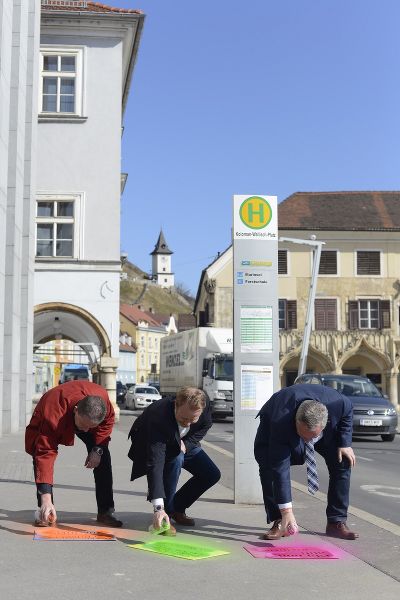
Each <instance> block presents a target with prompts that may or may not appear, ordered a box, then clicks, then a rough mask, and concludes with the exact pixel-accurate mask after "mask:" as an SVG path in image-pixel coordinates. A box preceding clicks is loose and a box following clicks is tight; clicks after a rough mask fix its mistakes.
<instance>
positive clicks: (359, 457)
mask: <svg viewBox="0 0 400 600" xmlns="http://www.w3.org/2000/svg"><path fill="white" fill-rule="evenodd" d="M356 460H367V461H368V462H374V459H373V458H365V456H358V454H357V455H356Z"/></svg>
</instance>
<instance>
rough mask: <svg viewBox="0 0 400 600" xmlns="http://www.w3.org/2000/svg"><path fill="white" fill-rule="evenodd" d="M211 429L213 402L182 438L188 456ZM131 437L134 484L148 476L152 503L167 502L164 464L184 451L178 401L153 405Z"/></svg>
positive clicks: (167, 401) (130, 433)
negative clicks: (160, 500)
mask: <svg viewBox="0 0 400 600" xmlns="http://www.w3.org/2000/svg"><path fill="white" fill-rule="evenodd" d="M211 425H212V420H211V409H210V402H209V401H208V400H207V404H206V407H205V409H204V410H203V412H202V414H201V416H200V419H199V420H198V421H197V423H193V424H192V425H191V426H190V429H189V431H188V433H187V434H186V435H185V436H184V437H183V438H182V440H183V442H184V444H185V446H186V451H187V452H190V450H192V449H193V448H194V447H195V446H199V445H200V440H202V439H203V437H204V436H205V435H206V433H207V431H208V430H209V429H210V427H211ZM129 437H130V438H131V440H132V445H131V448H130V450H129V453H128V456H129V458H130V459H131V460H132V461H133V465H132V474H131V481H133V480H134V479H137V478H138V477H142V475H147V480H148V484H149V499H154V498H165V490H164V482H163V473H164V464H165V462H166V461H168V460H171V459H173V458H175V457H176V456H178V455H179V453H180V451H181V438H180V436H179V428H178V423H177V422H176V419H175V400H170V399H162V400H157V402H154V403H153V404H150V406H148V407H147V408H146V409H145V410H144V411H143V413H142V414H141V415H140V417H138V418H137V419H136V421H135V422H134V423H133V425H132V428H131V430H130V432H129Z"/></svg>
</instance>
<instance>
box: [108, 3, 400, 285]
mask: <svg viewBox="0 0 400 600" xmlns="http://www.w3.org/2000/svg"><path fill="white" fill-rule="evenodd" d="M103 2H104V3H105V4H109V5H112V6H118V7H124V8H139V9H141V10H142V11H143V12H144V13H145V15H146V18H145V24H144V30H143V35H142V39H141V43H140V48H139V53H138V58H137V63H136V66H135V70H134V74H133V80H132V87H131V92H130V96H129V101H128V105H127V109H126V112H125V117H124V125H125V130H124V136H123V142H122V158H123V161H122V170H123V171H124V172H127V173H128V174H129V177H128V182H127V185H126V187H125V191H124V195H123V198H122V207H121V251H122V252H126V253H128V258H129V260H130V261H131V262H133V263H135V264H136V265H138V266H139V267H140V268H142V269H143V270H145V271H149V270H150V268H151V257H150V256H149V253H150V252H151V251H152V250H153V248H154V245H155V243H156V241H157V238H158V234H159V231H160V228H161V227H162V229H163V231H164V234H165V237H166V240H167V243H168V245H169V247H170V248H171V250H173V252H174V254H173V256H172V268H173V271H174V272H175V280H176V281H177V282H178V283H181V284H183V286H184V287H185V288H187V289H189V290H191V292H192V293H193V294H194V295H195V294H196V291H197V287H198V284H199V279H200V275H201V271H202V269H204V268H205V267H206V266H207V265H208V264H209V263H210V262H212V260H213V259H214V258H215V256H216V255H217V253H218V252H221V251H223V250H224V249H225V248H226V247H227V246H228V245H229V244H230V241H231V226H232V196H233V195H234V194H249V195H251V194H254V195H275V196H277V197H278V202H281V201H282V200H284V199H285V198H287V197H288V196H289V195H290V194H292V193H294V192H297V191H304V192H305V191H336V190H398V189H400V182H399V178H400V151H399V150H400V148H399V145H400V118H399V115H400V85H399V82H400V36H399V28H400V2H399V1H398V0H380V1H379V2H377V1H376V0H351V1H349V0H246V1H243V0H241V1H239V0H212V1H211V0H202V2H195V1H194V0H103Z"/></svg>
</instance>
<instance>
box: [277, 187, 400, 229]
mask: <svg viewBox="0 0 400 600" xmlns="http://www.w3.org/2000/svg"><path fill="white" fill-rule="evenodd" d="M278 223H279V229H280V230H282V229H309V230H327V231H335V230H336V231H340V230H342V231H398V230H399V229H400V192H396V191H394V192H386V191H384V192H382V191H381V192H371V191H369V192H354V191H353V192H296V193H295V194H292V195H291V196H289V197H288V198H286V200H284V201H283V202H281V203H280V204H278Z"/></svg>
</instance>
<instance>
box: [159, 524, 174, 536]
mask: <svg viewBox="0 0 400 600" xmlns="http://www.w3.org/2000/svg"><path fill="white" fill-rule="evenodd" d="M159 535H165V536H166V537H168V536H175V535H176V529H175V527H174V526H173V525H171V523H170V524H169V529H166V530H165V531H163V532H162V533H159Z"/></svg>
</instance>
